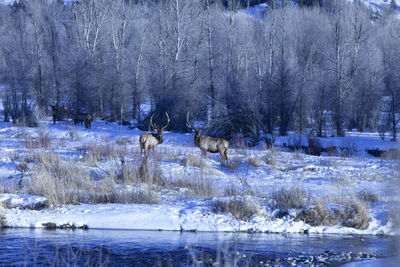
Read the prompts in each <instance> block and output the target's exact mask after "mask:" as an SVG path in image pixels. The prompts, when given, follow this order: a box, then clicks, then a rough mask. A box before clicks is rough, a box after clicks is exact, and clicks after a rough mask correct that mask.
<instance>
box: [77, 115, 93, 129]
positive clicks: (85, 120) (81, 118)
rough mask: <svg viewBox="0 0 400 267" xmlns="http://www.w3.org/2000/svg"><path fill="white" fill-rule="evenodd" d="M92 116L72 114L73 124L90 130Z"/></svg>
mask: <svg viewBox="0 0 400 267" xmlns="http://www.w3.org/2000/svg"><path fill="white" fill-rule="evenodd" d="M92 121H93V115H92V114H91V113H85V112H76V113H75V114H74V124H75V125H79V124H84V125H85V128H86V129H91V128H92Z"/></svg>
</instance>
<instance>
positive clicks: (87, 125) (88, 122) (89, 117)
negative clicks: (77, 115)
mask: <svg viewBox="0 0 400 267" xmlns="http://www.w3.org/2000/svg"><path fill="white" fill-rule="evenodd" d="M92 121H93V115H92V114H90V113H88V114H87V115H86V117H85V120H84V122H83V123H84V124H85V128H86V129H92Z"/></svg>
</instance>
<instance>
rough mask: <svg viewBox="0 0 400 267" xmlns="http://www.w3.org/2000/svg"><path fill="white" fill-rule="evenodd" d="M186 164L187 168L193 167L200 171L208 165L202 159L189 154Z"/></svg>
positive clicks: (185, 160)
mask: <svg viewBox="0 0 400 267" xmlns="http://www.w3.org/2000/svg"><path fill="white" fill-rule="evenodd" d="M184 164H185V166H186V167H187V166H192V167H197V168H200V169H204V168H206V167H207V163H206V162H205V161H204V160H203V158H202V157H200V156H197V155H193V154H189V155H187V156H186V158H185V159H184Z"/></svg>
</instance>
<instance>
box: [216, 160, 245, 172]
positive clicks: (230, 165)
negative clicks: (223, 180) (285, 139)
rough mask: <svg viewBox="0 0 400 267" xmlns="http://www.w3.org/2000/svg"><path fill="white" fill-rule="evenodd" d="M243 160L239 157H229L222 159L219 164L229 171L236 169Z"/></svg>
mask: <svg viewBox="0 0 400 267" xmlns="http://www.w3.org/2000/svg"><path fill="white" fill-rule="evenodd" d="M242 162H243V158H241V157H231V158H230V159H229V160H225V161H222V162H221V164H222V166H224V167H225V168H227V169H228V170H230V171H231V172H234V171H237V169H239V167H240V165H241V164H242Z"/></svg>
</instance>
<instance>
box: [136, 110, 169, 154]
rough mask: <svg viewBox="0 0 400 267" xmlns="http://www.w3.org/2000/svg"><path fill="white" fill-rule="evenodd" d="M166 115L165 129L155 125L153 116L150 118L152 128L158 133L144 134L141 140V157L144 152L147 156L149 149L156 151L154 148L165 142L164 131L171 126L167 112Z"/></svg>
mask: <svg viewBox="0 0 400 267" xmlns="http://www.w3.org/2000/svg"><path fill="white" fill-rule="evenodd" d="M165 115H166V116H167V124H166V125H165V126H163V127H160V126H158V125H157V124H154V123H153V116H154V114H153V115H151V117H150V127H152V128H153V129H154V130H156V131H157V133H145V134H142V135H141V136H140V138H139V142H140V155H142V152H144V154H145V155H146V152H147V151H148V150H149V149H152V150H153V151H154V148H155V147H156V145H158V144H162V142H163V134H164V130H165V129H166V128H167V127H168V125H169V121H170V119H169V116H168V113H167V112H165Z"/></svg>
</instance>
